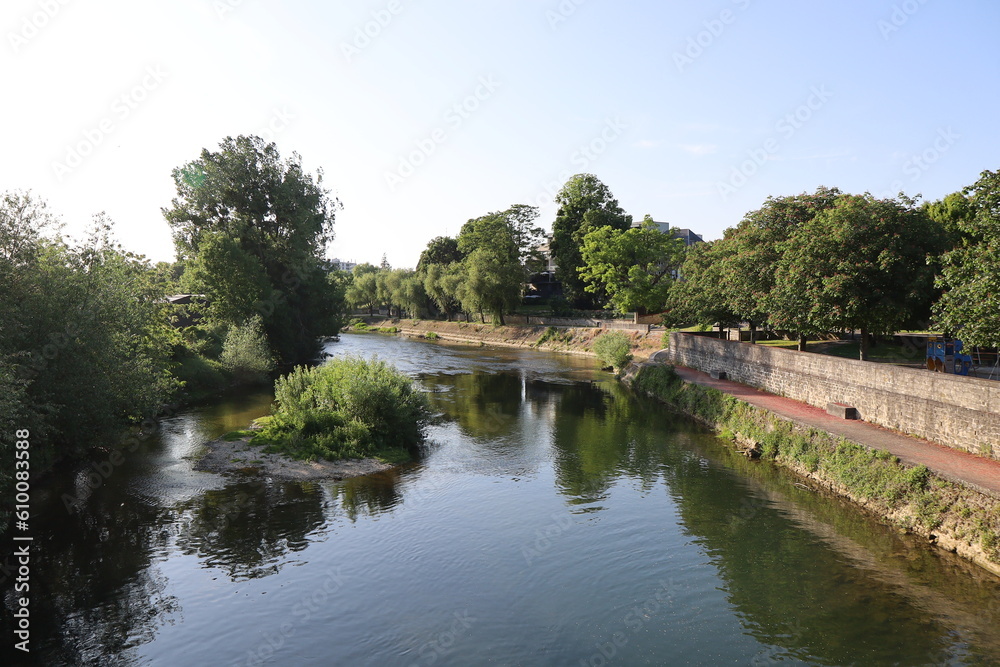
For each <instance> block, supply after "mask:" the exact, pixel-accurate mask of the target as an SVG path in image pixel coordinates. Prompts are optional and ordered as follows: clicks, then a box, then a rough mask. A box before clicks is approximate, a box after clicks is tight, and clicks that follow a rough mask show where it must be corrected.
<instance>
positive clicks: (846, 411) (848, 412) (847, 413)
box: [826, 403, 860, 419]
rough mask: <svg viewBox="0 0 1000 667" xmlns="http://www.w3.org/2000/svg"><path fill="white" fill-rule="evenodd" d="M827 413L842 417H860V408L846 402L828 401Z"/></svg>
mask: <svg viewBox="0 0 1000 667" xmlns="http://www.w3.org/2000/svg"><path fill="white" fill-rule="evenodd" d="M826 414H828V415H833V416H834V417H840V418H841V419H860V418H859V417H858V409H857V408H855V407H853V406H850V405H847V404H845V403H827V404H826Z"/></svg>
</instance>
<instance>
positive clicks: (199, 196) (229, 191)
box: [163, 136, 342, 362]
mask: <svg viewBox="0 0 1000 667" xmlns="http://www.w3.org/2000/svg"><path fill="white" fill-rule="evenodd" d="M173 180H174V185H175V186H176V189H177V196H176V197H175V198H174V199H173V201H172V205H171V207H170V208H169V209H164V211H163V214H164V217H166V219H167V222H168V223H169V224H170V226H171V228H172V230H173V234H174V242H175V245H176V248H177V255H178V259H180V260H182V261H184V262H186V263H188V264H189V269H188V272H190V274H191V275H190V276H188V277H186V278H185V281H186V282H185V285H186V287H187V288H188V289H190V290H192V291H197V292H199V293H203V294H205V295H206V296H207V297H208V298H209V301H210V303H211V307H210V314H211V316H212V317H214V318H217V319H219V320H222V321H224V322H225V323H227V324H240V323H242V322H244V321H246V320H248V319H249V318H251V317H252V316H254V315H260V316H261V317H262V318H263V320H264V329H265V331H266V333H267V336H268V339H269V340H270V344H271V346H272V348H273V349H274V350H275V352H276V353H277V354H278V356H279V358H280V359H281V360H282V361H285V362H298V361H304V360H308V359H312V358H314V356H315V353H316V351H317V349H318V343H317V340H318V337H319V336H321V335H332V334H336V333H337V331H338V330H339V327H340V324H341V316H342V313H341V312H339V308H338V305H337V302H338V300H337V298H336V295H335V294H334V293H333V291H334V286H333V285H331V283H330V281H328V280H327V277H326V267H325V262H324V261H323V257H324V253H325V249H326V246H327V244H328V243H329V241H330V240H331V239H332V238H333V224H334V218H335V213H336V211H337V209H338V208H340V202H339V201H337V200H336V199H334V198H332V197H331V196H330V193H329V191H327V190H325V189H324V188H323V185H322V183H323V175H322V172H321V171H320V172H318V173H317V174H316V175H315V176H313V175H312V174H309V173H307V172H305V171H304V170H303V168H302V160H301V158H300V157H299V155H297V154H294V153H293V154H292V156H291V157H290V158H288V159H282V157H281V156H280V154H279V153H278V149H277V147H276V146H275V144H274V143H268V142H265V141H264V140H263V139H261V138H260V137H254V136H239V137H237V138H235V139H234V138H232V137H227V138H226V139H224V140H223V141H222V143H221V144H220V146H219V149H218V150H216V151H210V150H208V149H204V150H203V151H202V152H201V156H200V157H199V158H198V159H197V160H194V161H192V162H189V163H187V164H185V165H184V166H182V167H179V168H177V169H175V170H174V171H173Z"/></svg>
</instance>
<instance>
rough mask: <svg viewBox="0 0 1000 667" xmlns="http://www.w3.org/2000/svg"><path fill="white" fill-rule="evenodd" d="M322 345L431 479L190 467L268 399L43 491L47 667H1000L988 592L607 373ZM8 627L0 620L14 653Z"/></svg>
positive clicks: (165, 433)
mask: <svg viewBox="0 0 1000 667" xmlns="http://www.w3.org/2000/svg"><path fill="white" fill-rule="evenodd" d="M327 351H328V353H330V354H332V355H335V356H336V355H342V354H364V355H366V356H368V355H373V354H377V355H378V356H380V357H381V358H383V359H387V360H391V361H392V362H393V363H395V364H396V365H397V366H398V367H399V368H400V369H401V370H403V371H404V372H406V373H408V374H410V375H412V376H413V377H415V378H416V379H417V380H418V381H419V383H420V384H421V385H422V386H423V388H424V389H426V390H427V391H428V392H430V396H431V398H432V403H433V405H434V407H435V409H436V410H437V411H438V412H440V413H441V414H442V418H441V420H440V423H437V424H435V425H434V426H432V427H431V428H430V431H429V444H428V447H427V451H426V452H425V454H424V456H423V457H422V459H421V460H420V461H419V462H418V463H414V464H411V465H409V466H406V467H404V468H402V469H397V470H394V471H392V472H389V473H384V474H379V475H376V476H372V477H366V478H357V479H353V480H348V481H346V482H341V483H334V482H327V483H305V484H303V483H278V482H272V481H270V480H268V479H259V478H241V479H235V478H226V477H221V476H217V475H212V474H209V473H200V472H195V471H193V470H192V461H193V459H194V458H195V457H196V456H197V455H198V454H199V452H201V451H203V449H204V443H205V442H207V441H208V440H210V439H212V438H214V437H217V436H219V435H221V434H222V433H224V432H226V431H229V430H232V429H236V428H241V427H243V426H245V425H246V423H247V422H249V420H250V419H252V418H253V417H256V416H260V415H262V414H266V413H267V411H268V407H269V403H270V398H271V397H270V395H269V394H267V393H257V394H249V395H244V396H241V397H239V398H236V399H229V400H226V401H222V402H219V403H218V404H216V405H213V406H211V407H207V408H196V409H189V410H186V411H183V412H181V413H179V414H176V415H174V416H171V417H169V418H167V419H165V420H164V422H163V425H162V429H161V430H160V431H159V432H158V433H156V434H154V435H151V436H149V437H145V438H143V439H140V441H139V442H138V444H137V446H136V447H135V448H134V451H130V452H128V453H127V454H126V455H125V458H124V460H123V461H121V462H118V463H119V464H118V465H112V464H111V463H110V462H109V461H107V460H102V459H100V458H98V459H97V460H95V462H94V463H93V464H92V465H91V466H89V467H87V466H81V467H79V468H78V469H75V470H61V471H59V472H58V473H57V474H54V475H51V476H49V477H48V478H47V480H46V481H45V484H44V485H42V488H41V489H39V490H38V491H37V492H36V494H35V496H34V497H33V499H32V503H33V506H32V507H33V516H32V530H33V534H34V536H35V543H34V558H33V561H32V570H31V592H32V648H33V652H32V654H31V656H30V657H31V659H32V660H34V661H35V663H37V664H47V665H62V664H68V665H73V664H88V665H89V664H93V665H169V666H174V665H182V666H186V665H256V664H271V665H351V666H354V665H378V666H392V665H404V666H409V665H572V666H576V665H591V666H593V667H598V666H600V665H722V664H732V665H772V664H773V665H777V664H781V665H795V664H809V665H929V664H934V665H937V664H950V665H966V664H969V665H971V664H1000V580H998V579H997V578H995V577H993V576H992V575H989V574H987V573H985V572H981V571H980V570H978V569H977V568H976V567H974V566H972V565H969V564H967V563H965V562H964V561H962V560H960V559H958V558H955V557H952V556H950V555H948V554H942V553H937V552H933V551H931V550H929V549H928V548H927V547H925V546H924V545H923V544H921V543H920V542H919V541H917V540H915V539H913V538H910V537H907V536H904V535H901V534H900V533H899V532H898V531H895V530H893V529H890V528H887V527H885V526H883V525H881V524H879V523H877V522H875V521H873V520H871V519H869V518H867V517H865V516H863V515H861V514H860V513H859V512H858V511H857V510H856V509H854V508H852V507H851V506H849V505H847V504H846V503H844V502H842V501H840V500H838V499H835V498H831V497H829V496H827V495H825V494H823V493H820V492H818V491H816V490H813V489H810V488H808V487H806V486H805V485H802V484H800V483H798V481H797V480H796V479H795V478H794V477H792V476H791V475H789V474H787V473H785V472H783V471H780V470H777V469H775V468H774V467H773V466H771V465H770V464H768V463H762V462H754V461H749V460H747V459H745V458H744V457H742V456H740V455H739V454H736V453H734V452H732V451H731V450H730V449H728V448H727V447H726V446H725V443H723V442H721V441H719V440H718V439H717V438H716V437H715V436H713V435H712V434H711V433H710V432H708V431H707V430H705V429H703V428H702V427H700V426H698V425H696V424H694V423H692V422H691V421H689V420H688V419H686V418H684V417H681V416H679V415H676V414H674V413H671V412H670V411H669V410H667V409H665V408H664V407H662V406H660V405H659V404H656V403H653V402H651V401H648V400H644V399H641V398H639V397H636V396H633V395H631V394H629V393H628V392H627V391H626V390H624V389H623V388H622V387H620V386H619V385H618V384H617V383H616V382H614V381H613V380H612V379H611V377H610V376H609V375H608V374H606V373H601V372H599V371H597V370H595V366H596V362H595V361H594V360H592V359H589V358H581V357H572V356H568V355H558V354H553V353H544V352H538V351H532V350H520V349H516V350H515V349H492V348H474V347H455V346H447V345H441V344H432V343H426V342H419V341H412V340H405V339H400V338H396V337H390V336H382V335H377V334H360V335H359V334H355V335H351V334H346V335H344V336H342V339H341V340H340V341H339V342H331V343H329V344H328V345H327ZM95 486H96V488H91V487H95ZM3 589H4V591H5V595H6V597H5V601H6V604H7V607H8V609H13V608H14V606H13V605H14V602H13V593H12V592H10V591H11V589H12V582H11V581H10V579H9V578H8V579H6V580H5V581H4V584H3ZM11 630H12V628H11V621H10V614H9V613H6V614H5V615H4V627H3V633H4V637H6V638H8V639H6V640H5V642H4V647H3V649H2V650H3V653H0V656H3V655H13V654H12V653H11V652H10V648H11V647H10V645H11V644H12V643H13V642H12V641H10V639H9V637H11V636H12V635H11ZM12 660H17V662H12V661H7V662H4V663H3V664H21V663H22V662H25V661H24V656H23V655H21V656H14V658H13V659H12ZM29 662H30V661H29ZM25 664H28V663H25Z"/></svg>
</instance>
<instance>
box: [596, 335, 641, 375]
mask: <svg viewBox="0 0 1000 667" xmlns="http://www.w3.org/2000/svg"><path fill="white" fill-rule="evenodd" d="M592 349H593V351H594V354H596V355H597V358H598V359H600V360H601V363H603V364H604V365H605V366H611V367H612V368H614V369H615V371H616V372H618V373H620V372H621V371H622V369H624V368H625V366H626V365H628V362H630V361H632V343H631V341H630V340H629V337H628V336H626V335H625V334H623V333H622V332H621V331H611V332H609V333H606V334H602V335H601V336H599V337H598V338H597V340H595V341H594V346H593V348H592Z"/></svg>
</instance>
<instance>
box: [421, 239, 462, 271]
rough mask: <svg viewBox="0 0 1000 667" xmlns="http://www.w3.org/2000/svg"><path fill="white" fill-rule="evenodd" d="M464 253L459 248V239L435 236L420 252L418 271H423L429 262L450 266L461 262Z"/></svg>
mask: <svg viewBox="0 0 1000 667" xmlns="http://www.w3.org/2000/svg"><path fill="white" fill-rule="evenodd" d="M463 257H464V255H463V254H462V252H461V251H460V250H459V249H458V239H456V238H453V237H451V236H435V237H434V238H432V239H431V240H430V241H429V242H428V243H427V247H426V248H424V250H423V252H421V253H420V259H419V260H418V261H417V271H423V270H424V267H426V266H427V265H428V264H441V265H443V266H448V265H449V264H454V263H455V262H461V261H462V258H463Z"/></svg>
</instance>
